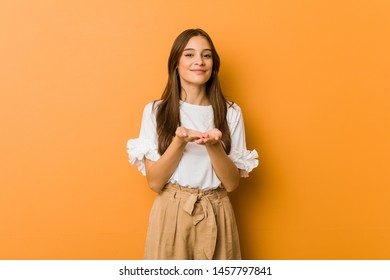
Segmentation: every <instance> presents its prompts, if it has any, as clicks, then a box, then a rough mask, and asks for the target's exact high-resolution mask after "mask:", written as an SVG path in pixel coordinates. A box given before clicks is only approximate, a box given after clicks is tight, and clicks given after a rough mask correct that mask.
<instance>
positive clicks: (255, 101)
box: [0, 0, 390, 259]
mask: <svg viewBox="0 0 390 280" xmlns="http://www.w3.org/2000/svg"><path fill="white" fill-rule="evenodd" d="M389 3H390V2H389V1H386V0H383V1H380V0H373V1H356V0H350V1H338V0H337V1H336V0H332V1H329V0H326V1H325V0H320V1H304V0H293V1H291V0H277V1H274V0H272V1H271V0H261V1H256V0H252V1H251V0H241V1H227V0H223V1H203V0H201V1H173V0H166V1H136V0H132V1H125V0H113V1H101V0H93V1H92V0H89V1H76V0H71V1H44V0H36V1H26V0H13V1H2V2H1V3H0V79H1V82H0V94H1V95H0V127H1V138H0V157H1V162H0V172H1V175H0V258H1V259H141V258H142V256H143V245H144V237H145V232H146V227H147V219H148V215H149V210H150V207H151V204H152V201H153V198H154V196H155V194H154V193H153V192H152V191H150V190H149V188H148V186H147V184H146V180H145V178H144V177H143V176H142V175H141V174H140V173H139V172H138V171H137V170H136V168H135V167H132V166H131V165H130V164H129V163H128V161H127V160H128V159H127V152H126V142H127V140H128V139H129V138H134V137H137V136H138V132H139V128H140V122H141V114H142V110H143V107H144V105H145V104H146V103H147V102H149V101H151V100H154V99H157V98H159V97H160V94H161V92H162V90H163V88H164V86H165V82H166V78H167V74H166V71H167V70H166V68H167V66H166V65H167V59H168V54H169V50H170V47H171V44H172V42H173V40H174V39H175V38H176V36H177V35H178V34H179V33H180V32H181V31H183V30H184V29H187V28H193V27H201V28H203V29H205V30H206V31H207V32H208V33H209V34H210V35H211V37H212V38H213V40H214V43H215V45H216V47H217V49H218V51H219V54H220V56H221V60H222V66H221V72H220V76H221V81H222V86H223V88H224V91H225V94H226V95H227V96H228V98H230V99H232V100H233V101H235V102H237V103H238V104H239V105H240V106H241V107H242V109H243V112H244V117H245V122H246V131H247V144H248V147H249V148H252V149H253V148H255V149H257V150H258V152H259V154H260V166H259V167H258V168H257V169H255V170H254V171H253V172H252V173H251V177H250V178H248V179H245V180H243V181H242V184H241V187H240V189H238V190H237V191H235V192H233V193H232V196H231V197H232V202H233V205H234V208H235V211H236V216H237V220H238V226H239V230H240V236H241V243H242V251H243V257H244V258H245V259H390V238H389V236H390V218H389V213H390V203H389V201H390V189H389V187H390V179H389V178H390V177H389V175H388V173H389V161H390V148H389V146H390V145H389V143H390V139H389V138H390V137H389V136H390V129H389V127H390V126H389V124H390V122H389V121H390V97H389V93H390V82H389V81H390V75H389V74H390V52H389V50H390V40H389V38H390V17H389V16H388V15H389V14H390V4H389Z"/></svg>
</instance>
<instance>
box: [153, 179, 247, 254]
mask: <svg viewBox="0 0 390 280" xmlns="http://www.w3.org/2000/svg"><path fill="white" fill-rule="evenodd" d="M145 259H154V260H158V259H160V260H168V259H171V260H172V259H177V260H205V259H206V260H231V259H235V260H237V259H241V251H240V243H239V237H238V231H237V225H236V220H235V217H234V213H233V208H232V205H231V203H230V200H229V197H228V196H227V193H226V190H224V189H221V188H218V189H216V190H207V191H201V190H198V189H190V188H185V187H181V186H178V185H172V184H168V185H166V186H165V187H164V189H163V190H162V191H161V192H160V193H159V195H158V196H157V197H156V199H155V201H154V204H153V207H152V210H151V213H150V219H149V227H148V232H147V235H146V245H145Z"/></svg>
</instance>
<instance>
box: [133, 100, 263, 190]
mask: <svg viewBox="0 0 390 280" xmlns="http://www.w3.org/2000/svg"><path fill="white" fill-rule="evenodd" d="M159 102H160V101H158V102H156V104H155V106H154V108H153V102H151V103H148V104H147V105H146V107H145V109H144V112H143V117H142V124H141V131H140V134H139V138H136V139H130V140H129V141H128V142H127V152H128V154H129V161H130V163H131V164H132V165H135V166H137V167H138V170H139V171H140V172H142V174H143V175H146V172H145V162H144V158H147V159H149V160H152V161H157V160H158V159H159V158H160V154H159V153H158V149H157V146H158V144H157V143H158V142H157V131H156V111H157V107H158V104H159ZM180 121H181V126H183V127H185V128H188V129H193V130H197V131H200V132H206V131H209V130H211V129H212V128H214V114H213V108H212V106H211V105H208V106H200V105H193V104H190V103H186V102H183V101H181V102H180ZM227 122H228V125H229V129H230V133H231V151H230V154H229V157H230V158H231V160H232V161H233V162H234V164H235V165H236V166H237V168H238V169H239V170H240V175H241V177H248V174H249V172H251V171H252V169H253V168H255V167H257V165H258V160H257V157H258V154H257V152H256V150H252V151H249V150H247V148H246V142H245V128H244V120H243V117H242V114H241V109H240V107H239V106H238V105H236V104H234V105H233V106H231V107H229V106H228V112H227ZM169 182H171V183H174V184H178V185H181V186H185V187H189V188H199V189H202V190H205V189H215V188H218V187H219V186H220V185H221V181H220V180H219V178H218V177H217V175H216V174H215V172H214V169H213V166H212V164H211V160H210V157H209V155H208V153H207V150H206V147H205V146H204V145H199V144H196V143H194V142H190V143H188V144H187V146H186V148H185V150H184V153H183V155H182V158H181V160H180V162H179V164H178V166H177V167H176V170H175V171H174V172H173V174H172V176H171V178H170V179H169Z"/></svg>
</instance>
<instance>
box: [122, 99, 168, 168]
mask: <svg viewBox="0 0 390 280" xmlns="http://www.w3.org/2000/svg"><path fill="white" fill-rule="evenodd" d="M127 153H128V155H129V162H130V163H131V164H132V165H134V166H136V167H137V168H138V170H139V171H140V172H141V173H142V174H143V175H146V170H145V158H147V159H149V160H152V161H157V160H158V159H159V158H160V154H159V153H158V149H157V132H156V115H155V108H154V106H153V102H151V103H149V104H147V105H146V106H145V109H144V112H143V115H142V123H141V130H140V134H139V138H134V139H130V140H128V141H127Z"/></svg>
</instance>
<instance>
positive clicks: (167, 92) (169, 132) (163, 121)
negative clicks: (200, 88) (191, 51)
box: [156, 29, 233, 155]
mask: <svg viewBox="0 0 390 280" xmlns="http://www.w3.org/2000/svg"><path fill="white" fill-rule="evenodd" d="M194 36H203V37H204V38H205V39H206V40H207V41H208V42H209V44H210V47H211V53H212V60H213V68H212V74H211V77H210V79H209V80H208V81H207V82H206V94H207V96H208V98H209V101H210V103H211V105H212V108H213V111H214V126H215V127H216V128H218V129H219V130H220V131H221V132H222V139H221V141H222V143H223V146H224V149H225V152H226V153H227V154H229V153H230V148H231V137H230V131H229V126H228V124H227V120H226V113H227V106H228V105H229V106H231V105H232V104H233V103H232V102H229V101H227V100H226V98H225V97H224V95H223V93H222V88H221V85H220V83H219V79H218V71H219V66H220V59H219V56H218V53H217V51H216V49H215V47H214V45H213V42H212V40H211V38H210V36H209V35H208V34H207V33H206V32H205V31H203V30H202V29H188V30H185V31H183V32H182V33H181V34H180V35H179V36H178V37H177V38H176V40H175V41H174V43H173V45H172V48H171V53H170V55H169V59H168V82H167V85H166V87H165V89H164V92H163V94H162V96H161V102H160V104H159V105H158V108H157V115H156V120H157V135H158V152H159V153H160V155H162V154H163V153H164V152H165V150H166V149H167V148H168V146H169V145H170V144H171V142H172V139H173V137H174V136H175V132H176V129H177V127H178V126H180V125H181V124H180V107H179V106H180V91H181V85H180V77H179V74H178V72H177V70H176V68H177V65H178V64H179V60H180V57H181V55H182V53H183V50H184V48H185V47H186V45H187V43H188V41H189V40H190V39H191V38H192V37H194Z"/></svg>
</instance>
